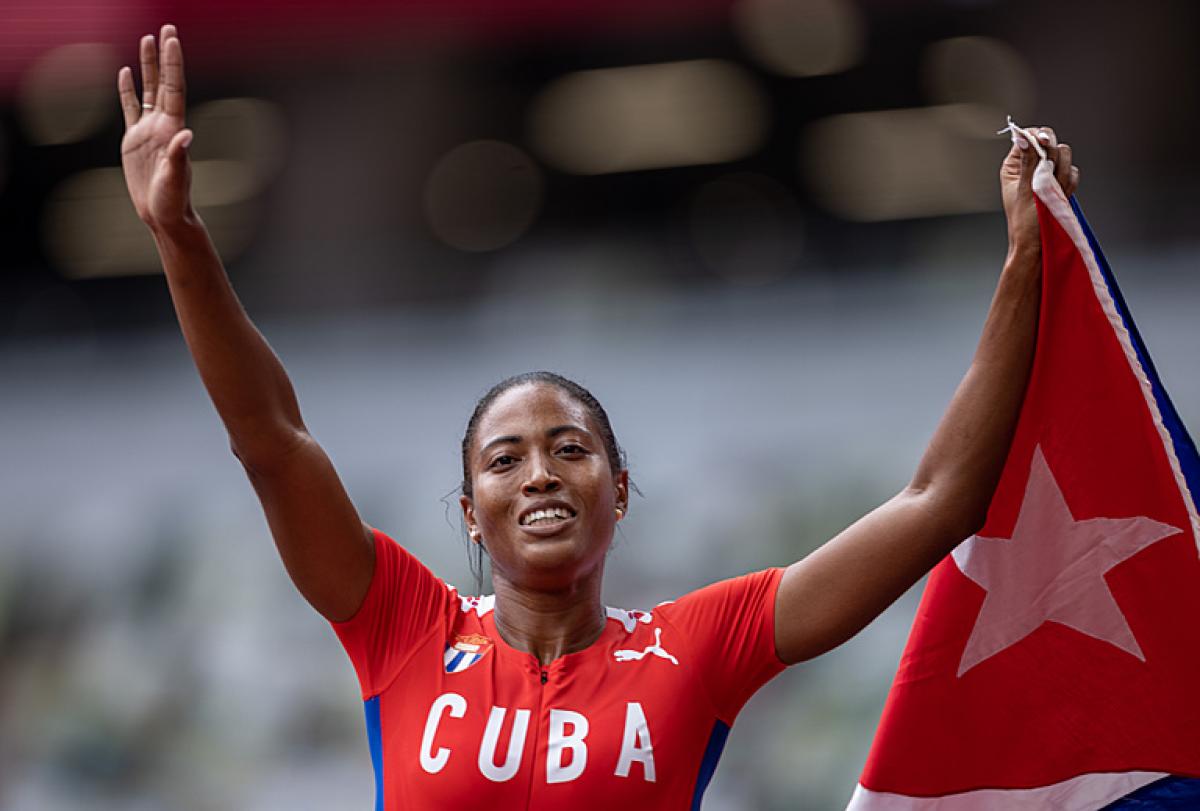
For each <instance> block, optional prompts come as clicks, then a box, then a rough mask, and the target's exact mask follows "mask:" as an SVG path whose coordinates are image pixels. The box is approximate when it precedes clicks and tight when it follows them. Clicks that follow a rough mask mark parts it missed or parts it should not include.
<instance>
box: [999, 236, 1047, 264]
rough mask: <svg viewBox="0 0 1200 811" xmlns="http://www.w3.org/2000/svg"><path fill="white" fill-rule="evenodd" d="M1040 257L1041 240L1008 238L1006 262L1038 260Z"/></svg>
mask: <svg viewBox="0 0 1200 811" xmlns="http://www.w3.org/2000/svg"><path fill="white" fill-rule="evenodd" d="M1041 258H1042V243H1041V240H1040V239H1039V240H1028V239H1013V238H1012V237H1009V240H1008V256H1007V258H1006V259H1005V262H1006V263H1012V262H1039V261H1040V260H1041Z"/></svg>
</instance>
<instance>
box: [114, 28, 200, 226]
mask: <svg viewBox="0 0 1200 811" xmlns="http://www.w3.org/2000/svg"><path fill="white" fill-rule="evenodd" d="M139 57H140V60H141V67H142V100H141V101H138V97H137V93H136V91H135V90H134V87H133V71H132V70H130V69H129V68H128V67H123V68H121V70H120V71H119V72H118V73H117V90H118V92H119V94H120V97H121V109H122V111H123V112H124V114H125V137H124V138H122V139H121V166H122V168H123V169H124V170H125V184H126V185H127V186H128V187H129V196H130V197H131V198H132V199H133V207H134V209H135V210H136V211H137V215H138V217H140V218H141V220H142V222H144V223H146V225H148V226H150V228H151V229H152V230H157V229H165V228H170V227H171V226H173V225H178V224H180V223H183V222H185V221H187V220H189V219H191V218H193V217H194V212H193V211H192V205H191V199H190V188H191V167H190V165H189V163H188V156H187V146H188V144H190V143H191V141H192V131H191V130H189V129H186V128H184V119H183V114H184V108H185V100H184V80H183V47H182V46H181V45H180V44H179V35H178V34H177V33H176V32H175V26H173V25H164V26H163V27H162V31H161V32H160V33H159V37H158V44H157V46H156V44H155V41H154V36H153V35H151V34H147V35H146V36H144V37H142V41H141V43H140V47H139Z"/></svg>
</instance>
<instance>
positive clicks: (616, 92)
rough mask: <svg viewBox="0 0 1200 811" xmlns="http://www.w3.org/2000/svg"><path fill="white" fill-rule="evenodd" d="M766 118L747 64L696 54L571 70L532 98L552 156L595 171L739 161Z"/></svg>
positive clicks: (535, 124) (534, 127) (544, 147)
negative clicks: (695, 56)
mask: <svg viewBox="0 0 1200 811" xmlns="http://www.w3.org/2000/svg"><path fill="white" fill-rule="evenodd" d="M768 123H769V122H768V112H767V102H766V99H765V97H764V95H763V91H762V90H761V88H760V87H759V86H758V84H757V83H756V82H755V80H754V78H753V77H752V76H751V75H750V73H749V72H748V71H746V69H745V68H742V67H740V66H738V65H735V64H733V63H732V62H726V61H722V60H716V59H698V60H693V61H688V62H670V63H664V64H656V65H638V66H634V67H622V68H606V69H603V70H589V71H582V72H579V73H572V74H568V75H567V76H564V77H562V78H560V79H559V80H557V81H556V82H554V83H553V84H551V85H550V86H549V87H547V88H546V89H545V90H544V91H543V92H542V95H541V96H540V97H539V98H538V99H537V100H536V101H535V102H534V105H533V112H532V115H531V118H530V129H531V133H532V139H533V142H534V144H535V145H536V148H537V151H538V154H539V155H540V156H541V157H542V158H543V159H545V160H546V162H547V163H549V164H550V165H552V166H555V167H557V168H559V169H561V170H563V171H565V172H570V173H573V174H581V175H595V174H604V173H608V172H628V171H633V170H638V169H657V168H664V167H669V166H690V165H696V164H708V163H723V162H726V161H734V160H738V159H740V158H744V157H746V156H747V155H749V154H751V153H752V152H754V151H755V150H756V149H758V148H759V146H760V145H761V144H762V142H763V140H764V139H765V138H766V134H767V126H768Z"/></svg>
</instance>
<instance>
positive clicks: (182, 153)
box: [167, 129, 193, 169]
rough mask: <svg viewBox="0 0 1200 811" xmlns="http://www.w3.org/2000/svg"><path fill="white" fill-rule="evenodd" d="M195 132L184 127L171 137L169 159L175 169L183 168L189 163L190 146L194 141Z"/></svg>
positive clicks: (168, 150)
mask: <svg viewBox="0 0 1200 811" xmlns="http://www.w3.org/2000/svg"><path fill="white" fill-rule="evenodd" d="M192 136H193V133H192V131H191V130H189V129H182V130H180V131H179V132H177V133H175V135H174V136H172V138H171V142H170V143H169V144H167V160H168V161H170V162H171V167H172V168H173V169H182V168H183V167H184V165H186V164H187V160H188V151H187V150H188V146H190V145H191V143H192Z"/></svg>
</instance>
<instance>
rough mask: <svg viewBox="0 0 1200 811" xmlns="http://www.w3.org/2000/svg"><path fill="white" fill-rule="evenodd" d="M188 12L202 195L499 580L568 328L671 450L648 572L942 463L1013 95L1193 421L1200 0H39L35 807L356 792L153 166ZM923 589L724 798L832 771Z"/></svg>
mask: <svg viewBox="0 0 1200 811" xmlns="http://www.w3.org/2000/svg"><path fill="white" fill-rule="evenodd" d="M164 21H172V22H175V23H177V24H178V25H179V27H180V31H181V35H182V38H183V42H184V46H185V51H186V58H187V61H188V78H189V83H190V123H191V125H192V126H193V127H194V128H195V130H196V141H195V144H194V147H193V150H192V151H193V158H194V160H195V200H196V203H197V204H198V206H199V207H200V210H201V212H202V215H203V216H204V218H205V220H206V221H207V223H208V224H209V226H210V228H211V230H212V232H213V234H214V236H215V238H216V241H217V242H218V244H219V246H220V248H221V250H222V253H223V255H224V257H225V259H226V261H227V264H228V267H229V272H230V275H231V277H232V279H233V281H234V284H235V286H236V287H237V289H238V291H239V293H240V294H241V296H242V297H243V300H244V302H245V303H246V306H247V308H248V309H249V311H250V313H251V315H252V317H254V318H255V319H256V321H257V322H258V323H259V325H260V326H261V327H262V328H263V330H264V331H265V333H266V334H267V336H268V338H269V339H270V340H271V341H272V342H273V344H274V345H275V346H276V348H277V350H278V351H279V352H280V354H281V356H282V357H283V360H284V362H285V364H286V365H287V367H288V369H289V371H290V372H291V373H292V376H293V378H294V380H295V382H296V386H297V388H298V390H299V393H300V398H301V403H302V405H303V406H304V408H305V413H306V416H307V419H308V422H309V425H310V427H311V428H312V429H313V431H314V433H315V434H316V435H317V436H318V438H319V439H321V440H322V441H323V443H324V444H325V446H326V448H327V449H328V451H329V452H330V454H331V456H332V457H333V458H334V459H335V461H336V463H337V464H338V466H339V469H340V471H341V473H342V475H343V478H344V479H345V480H346V482H347V484H348V486H349V488H350V491H351V493H352V495H353V496H354V497H355V499H356V501H357V503H358V506H359V508H360V510H361V512H362V514H363V515H364V517H365V518H366V519H367V520H368V521H370V522H371V523H373V524H375V525H376V526H379V527H382V528H384V529H386V530H387V531H389V532H390V533H391V534H393V535H394V536H396V537H397V538H399V539H401V540H402V541H403V542H404V543H405V544H407V545H408V546H409V547H410V548H411V549H413V550H414V551H415V552H416V553H417V554H418V555H419V556H420V557H421V558H422V559H423V560H425V561H426V562H427V563H428V564H430V565H431V566H432V567H433V568H434V570H435V571H436V572H437V573H438V574H439V575H441V576H442V577H444V578H445V579H447V580H449V581H451V582H453V583H456V584H458V585H459V586H460V587H462V588H465V589H469V588H471V587H472V578H471V575H470V574H469V571H468V567H467V558H466V552H465V545H464V541H463V538H462V534H461V531H460V527H459V523H458V518H457V506H456V503H455V499H454V495H453V492H452V491H453V490H454V488H455V486H456V485H457V483H458V480H459V478H460V471H459V469H458V467H457V465H458V451H457V448H458V443H459V440H460V436H461V430H462V427H463V425H464V423H465V420H466V418H467V416H468V414H469V412H470V409H471V407H472V406H473V404H474V401H475V398H476V397H477V396H478V395H479V394H481V393H482V392H483V391H484V390H485V389H486V388H487V387H488V386H489V385H490V384H491V383H493V382H495V381H496V380H498V379H499V378H501V377H503V376H506V375H508V374H511V373H515V372H519V371H524V370H528V369H534V368H550V369H554V370H557V371H561V372H563V373H566V374H568V375H571V376H574V377H576V378H577V379H579V380H581V381H582V382H583V383H585V384H586V385H588V386H590V387H591V388H592V389H593V390H594V391H595V392H596V393H597V395H598V396H599V397H600V399H601V400H602V401H603V402H604V403H605V404H606V405H607V407H608V409H609V412H610V414H611V415H612V418H613V422H614V424H615V427H616V429H617V433H618V436H619V437H620V438H621V440H622V442H623V443H624V444H625V446H626V449H627V450H628V452H629V456H630V460H631V463H632V471H633V475H634V478H635V480H636V481H637V483H638V484H639V486H640V489H641V492H642V493H643V495H644V497H643V498H639V499H637V500H635V502H634V504H633V506H632V512H631V515H630V518H629V520H628V521H627V522H625V523H624V524H623V525H622V531H621V533H620V535H619V537H618V540H617V545H616V548H615V550H614V551H613V553H612V556H611V562H610V567H609V576H608V580H607V595H606V596H607V600H608V602H609V603H611V604H614V605H624V606H628V607H646V606H650V605H653V604H654V603H656V602H658V601H660V600H663V599H667V598H669V597H672V596H674V595H677V594H679V593H681V592H684V591H686V590H689V589H691V588H694V587H696V586H699V585H701V584H703V583H706V582H710V581H712V580H714V579H717V578H720V577H724V576H729V575H733V574H737V573H741V572H743V571H747V570H750V569H754V568H759V567H763V566H767V565H776V564H785V563H787V562H790V561H792V560H793V559H795V558H797V557H799V556H801V555H803V554H804V553H806V552H807V551H809V550H810V549H812V548H813V547H814V546H815V545H817V544H819V543H820V542H821V541H823V540H825V539H826V538H828V537H830V536H831V535H832V534H833V533H835V532H836V531H837V530H839V529H840V528H841V527H843V526H845V525H846V524H847V523H849V522H850V521H852V520H853V519H854V518H856V517H857V516H858V515H860V514H861V513H863V512H864V511H866V510H868V509H870V508H871V507H872V506H874V505H875V504H877V503H878V502H879V501H881V500H882V499H884V498H886V497H888V496H889V495H891V494H892V493H893V492H894V491H895V490H897V489H898V488H899V487H901V486H902V485H903V484H904V483H905V482H906V480H907V477H908V475H909V474H910V472H911V470H912V469H913V467H914V465H915V463H916V460H917V458H918V456H919V454H920V451H921V449H922V448H923V446H924V443H925V441H926V439H927V437H928V436H929V434H930V432H931V430H932V428H933V426H934V424H935V422H936V420H937V418H938V416H939V415H940V413H941V410H942V408H943V406H944V404H945V402H946V401H947V399H948V397H949V395H950V393H951V392H952V390H953V388H954V386H955V384H956V382H957V380H958V378H959V376H960V375H961V373H962V372H963V370H964V369H965V368H966V364H967V362H968V359H969V357H970V354H971V351H972V348H973V344H974V341H975V338H976V335H977V333H978V329H979V327H980V325H981V323H982V319H983V315H984V311H985V308H986V305H987V301H988V299H989V296H990V292H991V288H992V285H993V283H994V280H995V277H996V274H997V271H998V269H999V267H1000V264H1001V261H1002V259H1003V256H1004V249H1005V240H1004V223H1003V218H1002V216H1001V214H1000V213H999V211H998V207H999V199H998V194H997V184H996V180H995V176H996V170H997V167H998V164H999V161H1000V159H1001V157H1002V156H1003V154H1004V152H1005V150H1006V148H1007V144H1006V141H1005V140H1004V139H1002V138H997V137H996V136H995V134H994V133H995V130H997V129H998V128H1000V127H1001V126H1003V124H1004V118H1005V115H1006V114H1009V113H1011V114H1012V115H1013V116H1015V117H1016V118H1017V120H1018V121H1020V122H1022V123H1026V124H1033V123H1051V124H1053V125H1054V126H1055V127H1056V128H1057V129H1058V131H1059V132H1060V133H1061V134H1062V136H1063V137H1064V139H1066V140H1068V141H1069V142H1070V143H1072V144H1073V145H1074V146H1075V149H1076V156H1077V159H1078V161H1079V163H1080V164H1081V165H1082V166H1083V169H1084V188H1083V192H1082V195H1081V196H1082V200H1083V203H1084V205H1085V207H1086V210H1087V212H1088V214H1089V217H1090V219H1091V221H1092V224H1093V226H1094V227H1095V228H1096V231H1097V233H1098V235H1099V237H1100V239H1101V240H1102V242H1103V243H1104V245H1105V247H1106V249H1107V250H1108V252H1109V257H1110V259H1111V260H1112V261H1113V264H1114V266H1115V268H1116V269H1117V272H1118V275H1119V278H1120V279H1121V281H1122V283H1123V286H1124V288H1125V293H1126V297H1127V298H1128V299H1129V301H1130V304H1131V306H1132V308H1133V311H1134V313H1135V315H1136V316H1137V317H1138V319H1139V323H1140V326H1141V328H1142V331H1143V333H1144V335H1145V337H1146V339H1147V341H1148V343H1149V346H1150V348H1151V351H1152V352H1153V353H1154V356H1155V358H1156V360H1157V362H1158V364H1159V367H1160V371H1161V372H1162V373H1163V376H1164V378H1165V382H1166V384H1167V386H1168V388H1169V389H1170V390H1171V391H1172V392H1173V395H1174V397H1175V400H1176V402H1177V405H1178V406H1179V408H1180V411H1181V413H1182V415H1183V417H1184V419H1185V421H1186V422H1188V423H1189V424H1190V425H1191V426H1193V428H1195V427H1197V426H1200V376H1198V375H1197V374H1196V372H1197V363H1196V357H1197V353H1198V352H1200V320H1198V319H1197V317H1196V311H1195V310H1196V308H1195V303H1196V302H1197V301H1200V280H1198V279H1197V259H1198V257H1200V242H1198V240H1197V229H1196V222H1197V221H1198V219H1200V202H1198V201H1200V195H1198V192H1200V159H1198V158H1197V150H1196V148H1195V144H1196V143H1197V135H1198V131H1200V127H1198V121H1197V117H1198V113H1197V107H1196V105H1195V104H1194V103H1193V101H1194V100H1195V99H1196V98H1197V96H1198V95H1200V81H1198V77H1200V52H1198V51H1197V50H1196V48H1195V47H1194V43H1195V37H1196V33H1197V31H1200V7H1197V6H1196V4H1194V3H1190V2H1187V0H1174V2H1170V1H1167V0H1164V1H1163V2H1150V3H1144V4H1138V5H1137V6H1132V5H1130V4H1125V3H1107V2H1105V3H1095V2H1084V1H1083V0H1065V1H1064V2H1058V3H1053V4H1046V3H1034V2H989V0H953V1H952V0H943V1H942V2H933V1H932V0H924V1H921V0H911V1H909V2H884V0H737V2H732V3H731V2H728V1H727V0H642V1H641V2H635V1H634V0H606V1H605V2H601V1H600V0H590V1H588V2H582V1H581V2H577V3H572V4H558V3H549V2H542V1H541V0H504V2H490V3H489V2H477V1H476V0H443V1H442V2H437V3H433V2H418V0H398V1H397V2H390V3H383V2H379V1H378V0H340V1H339V2H331V1H330V0H307V2H304V3H299V4H296V3H286V2H283V1H282V0H270V2H257V3H240V2H233V0H217V1H216V2H206V3H200V2H192V1H191V0H175V2H153V1H152V0H146V1H145V2H128V1H125V2H120V1H114V2H107V3H102V2H94V3H88V2H70V3H68V2H61V1H60V0H5V2H4V5H3V7H2V8H0V270H2V274H3V275H2V277H0V458H2V459H3V464H2V465H0V808H3V809H9V810H10V811H52V810H54V809H72V810H73V811H76V810H78V809H136V810H137V811H142V810H145V811H151V809H186V810H187V811H191V810H193V809H195V810H197V811H200V810H201V809H246V810H247V811H259V810H260V809H262V810H265V809H353V808H369V807H371V803H372V797H373V784H372V779H371V775H370V764H369V757H368V753H367V747H366V738H365V734H364V730H363V722H362V709H361V703H360V701H359V700H358V695H357V687H356V683H355V680H354V675H353V672H352V669H351V667H350V665H349V663H348V661H347V660H346V659H345V657H344V655H343V654H342V652H341V650H340V648H339V647H338V644H337V642H336V640H335V638H334V636H333V633H332V632H331V631H330V630H329V629H328V628H327V627H326V625H325V624H324V623H323V622H322V621H321V620H320V619H319V618H318V617H317V615H316V614H315V613H313V612H312V611H310V610H309V609H308V608H307V607H306V606H305V605H304V604H303V602H302V601H301V599H300V598H299V597H298V596H297V595H296V594H295V593H294V592H293V590H292V588H291V586H290V584H289V583H288V581H287V579H286V576H285V574H284V572H283V569H282V567H281V566H280V565H279V563H278V562H277V560H276V558H275V553H274V549H273V548H272V545H271V542H270V539H269V536H268V534H267V531H266V527H265V524H264V521H263V520H262V518H261V516H260V514H259V511H258V508H257V504H256V502H255V501H254V498H253V495H252V493H251V490H250V488H249V487H248V486H247V484H246V482H245V481H244V479H243V476H242V474H241V472H240V469H239V467H238V465H237V463H236V462H235V460H234V459H233V457H232V456H231V455H230V454H229V452H228V449H227V445H226V442H225V438H224V435H223V432H222V430H221V428H220V425H219V423H218V421H217V418H216V416H215V414H214V413H213V412H212V410H211V408H210V406H209V404H208V402H207V400H206V398H205V396H204V393H203V391H202V389H201V387H200V384H199V381H198V380H197V378H196V377H195V374H194V372H193V370H192V368H191V365H190V362H189V359H188V357H187V355H186V352H185V349H184V347H183V344H182V341H181V340H180V338H179V336H178V332H177V329H176V327H175V326H174V320H173V314H172V311H171V307H170V303H169V300H168V298H167V294H166V290H165V285H164V284H163V282H162V279H161V278H160V276H159V274H158V263H157V259H156V257H155V255H154V252H153V247H152V244H151V241H150V239H149V238H148V236H147V235H146V234H145V233H144V229H143V228H142V227H141V225H140V223H138V222H137V220H136V218H135V216H134V214H133V211H132V207H131V206H130V204H129V202H128V199H127V196H126V193H125V189H124V184H123V181H122V178H121V174H120V169H119V155H118V145H119V140H120V134H121V124H120V120H119V109H118V106H117V101H116V96H115V90H114V85H115V79H114V76H115V72H116V69H117V67H118V66H120V65H121V64H134V63H135V61H136V40H137V37H138V36H139V35H140V34H143V33H148V32H152V31H155V30H157V26H158V25H159V24H160V23H161V22H164ZM916 598H917V590H914V592H913V593H910V594H909V595H908V596H906V597H905V598H904V599H903V600H902V601H901V602H900V603H899V604H898V605H897V606H895V607H894V608H893V609H892V610H890V611H889V612H888V613H887V614H885V616H884V617H883V618H881V620H880V621H878V622H877V623H876V624H875V625H873V626H872V627H871V628H869V629H868V630H867V631H866V632H864V633H863V634H862V635H861V636H860V637H859V638H857V639H856V640H854V641H853V642H851V643H850V644H848V645H846V646H845V647H844V648H843V649H841V650H839V651H837V652H835V653H833V654H831V655H829V656H826V657H825V658H823V659H820V660H818V661H815V662H812V663H810V664H806V665H803V666H800V667H796V668H793V669H792V670H791V671H790V672H789V673H787V674H785V675H783V676H782V677H780V678H779V679H777V680H776V681H775V682H774V683H772V684H771V685H769V686H768V688H767V689H765V690H764V691H763V692H762V693H761V694H760V695H759V696H758V697H757V698H756V699H755V700H753V701H752V702H751V704H750V705H749V706H748V708H747V709H746V711H745V712H744V713H743V715H742V718H741V719H740V721H739V724H738V726H737V727H735V729H734V732H733V735H732V741H731V743H730V745H729V747H728V748H727V750H726V754H725V757H724V760H723V763H722V766H721V768H720V769H719V770H718V772H717V776H716V779H715V781H714V782H713V784H712V786H711V788H710V790H709V793H708V797H707V803H706V805H705V808H707V809H711V810H712V811H721V810H722V809H835V808H840V807H842V806H844V803H845V801H846V799H847V798H848V796H849V794H850V791H851V789H852V787H853V785H854V782H855V779H856V776H857V774H858V772H859V770H860V768H861V766H862V763H863V759H864V757H865V755H866V752H867V749H868V746H869V744H870V740H871V736H872V733H873V730H874V725H875V722H876V720H877V719H878V714H879V711H880V709H881V706H882V701H883V698H884V696H885V694H886V691H887V688H888V685H889V683H890V680H891V676H892V673H893V670H894V668H895V664H896V661H897V659H898V656H899V653H900V650H901V648H902V645H903V642H904V639H905V636H906V634H907V630H908V625H909V623H910V621H911V617H912V612H913V610H914V607H915V603H916Z"/></svg>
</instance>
